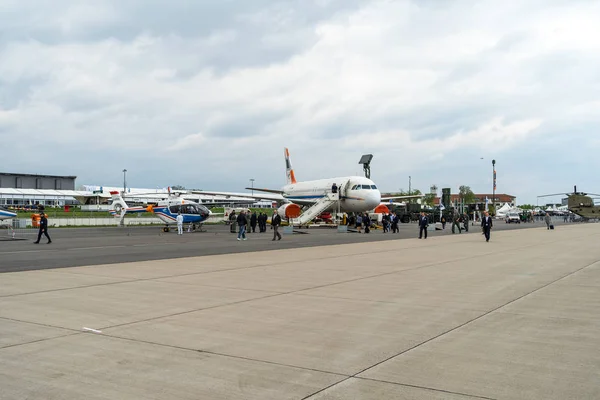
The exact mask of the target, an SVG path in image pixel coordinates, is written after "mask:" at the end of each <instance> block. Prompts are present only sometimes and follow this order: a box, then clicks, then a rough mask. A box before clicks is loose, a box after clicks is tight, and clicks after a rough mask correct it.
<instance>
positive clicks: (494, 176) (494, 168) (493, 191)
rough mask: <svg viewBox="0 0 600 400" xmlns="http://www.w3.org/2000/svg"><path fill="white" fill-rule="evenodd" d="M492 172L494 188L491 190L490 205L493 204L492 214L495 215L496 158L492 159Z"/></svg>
mask: <svg viewBox="0 0 600 400" xmlns="http://www.w3.org/2000/svg"><path fill="white" fill-rule="evenodd" d="M492 172H493V180H494V183H493V184H494V188H493V190H492V205H493V206H494V215H496V160H492Z"/></svg>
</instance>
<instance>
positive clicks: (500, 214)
mask: <svg viewBox="0 0 600 400" xmlns="http://www.w3.org/2000/svg"><path fill="white" fill-rule="evenodd" d="M511 208H512V207H511V206H509V205H508V203H504V205H503V206H502V207H500V208H499V209H498V210H497V211H496V217H499V218H501V217H504V216H505V215H506V214H507V213H508V212H509V211H510V210H511Z"/></svg>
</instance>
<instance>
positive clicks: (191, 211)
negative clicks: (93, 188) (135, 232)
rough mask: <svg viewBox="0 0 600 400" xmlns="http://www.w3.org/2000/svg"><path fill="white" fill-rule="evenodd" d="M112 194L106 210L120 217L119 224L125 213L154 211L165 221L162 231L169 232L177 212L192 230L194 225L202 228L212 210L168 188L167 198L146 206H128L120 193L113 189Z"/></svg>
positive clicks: (175, 220)
mask: <svg viewBox="0 0 600 400" xmlns="http://www.w3.org/2000/svg"><path fill="white" fill-rule="evenodd" d="M110 194H111V196H112V204H111V207H110V209H109V210H108V212H109V213H110V214H111V215H113V216H115V217H119V218H120V225H123V220H124V218H125V215H126V214H137V213H145V212H149V213H154V215H156V216H157V217H158V218H159V219H160V220H162V221H163V222H164V223H165V227H164V228H163V231H164V232H169V230H170V229H169V225H174V224H177V214H179V213H180V212H181V215H183V223H184V224H189V225H190V227H191V228H192V229H193V230H196V227H198V228H199V229H201V228H202V224H203V223H204V222H205V221H206V220H207V219H208V217H210V215H212V212H211V211H210V210H209V209H208V208H207V207H206V206H203V205H202V204H198V203H196V202H193V201H190V200H186V199H183V198H181V197H179V194H172V193H171V192H170V190H169V194H168V198H167V199H165V200H159V201H158V202H156V204H155V205H154V204H149V205H147V206H136V207H130V206H129V205H128V204H127V203H126V202H125V200H123V197H122V196H121V193H119V192H117V191H114V192H110Z"/></svg>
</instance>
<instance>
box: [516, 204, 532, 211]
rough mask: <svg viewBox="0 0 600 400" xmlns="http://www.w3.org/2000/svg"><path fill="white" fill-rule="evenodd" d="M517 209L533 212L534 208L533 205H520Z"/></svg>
mask: <svg viewBox="0 0 600 400" xmlns="http://www.w3.org/2000/svg"><path fill="white" fill-rule="evenodd" d="M519 208H522V209H523V210H533V209H534V208H535V206H534V205H533V204H523V205H520V206H519Z"/></svg>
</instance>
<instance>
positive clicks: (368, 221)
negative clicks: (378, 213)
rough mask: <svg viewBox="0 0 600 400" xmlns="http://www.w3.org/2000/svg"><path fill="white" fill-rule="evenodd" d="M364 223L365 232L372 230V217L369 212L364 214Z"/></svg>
mask: <svg viewBox="0 0 600 400" xmlns="http://www.w3.org/2000/svg"><path fill="white" fill-rule="evenodd" d="M363 224H364V225H365V233H369V232H371V218H370V217H369V214H367V213H365V215H364V216H363Z"/></svg>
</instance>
